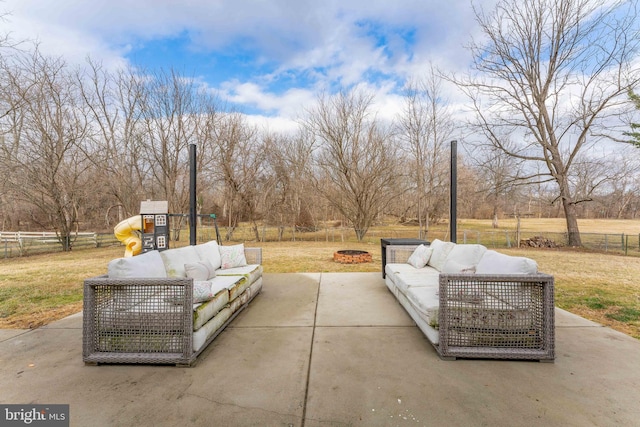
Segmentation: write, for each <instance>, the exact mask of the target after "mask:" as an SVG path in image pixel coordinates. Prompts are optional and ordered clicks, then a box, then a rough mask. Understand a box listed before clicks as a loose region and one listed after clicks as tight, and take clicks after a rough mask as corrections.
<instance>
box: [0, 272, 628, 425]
mask: <svg viewBox="0 0 640 427" xmlns="http://www.w3.org/2000/svg"><path fill="white" fill-rule="evenodd" d="M81 328H82V315H81V314H77V315H74V316H71V317H68V318H66V319H63V320H61V321H58V322H55V323H53V324H51V325H48V326H46V327H42V328H39V329H35V330H30V331H19V330H3V331H0V378H1V380H2V387H0V402H2V403H17V404H27V403H42V404H55V403H64V404H69V405H70V414H71V425H72V426H118V425H121V426H131V425H140V426H182V425H201V426H309V427H311V426H396V425H397V426H405V425H426V426H436V425H443V426H483V425H487V426H580V427H584V426H623V425H624V426H631V425H640V341H638V340H636V339H633V338H631V337H628V336H626V335H624V334H621V333H618V332H616V331H613V330H611V329H609V328H606V327H603V326H601V325H598V324H596V323H593V322H590V321H587V320H585V319H583V318H580V317H578V316H575V315H572V314H570V313H568V312H566V311H563V310H558V309H557V310H556V361H555V363H538V362H516V361H514V362H511V361H490V360H457V361H443V360H440V359H439V358H438V356H437V355H436V352H435V350H434V348H433V347H432V346H431V344H429V342H428V341H427V340H426V339H425V338H424V336H423V335H422V333H421V332H420V331H419V330H418V329H417V328H416V327H415V326H414V325H413V323H412V321H411V319H410V318H409V316H408V315H407V314H406V313H405V312H404V310H403V309H402V307H401V306H400V305H399V304H398V303H397V302H396V300H395V298H394V297H393V296H392V294H391V293H390V292H389V291H388V290H387V288H386V286H385V285H384V282H383V280H382V278H381V277H380V273H322V274H320V273H309V274H266V275H265V277H264V288H263V291H262V293H261V294H260V295H258V297H256V299H255V300H254V301H253V302H252V303H251V305H250V306H249V307H248V309H247V310H245V311H244V312H242V313H241V314H240V316H239V317H238V318H237V319H236V320H235V321H234V322H233V323H232V324H231V325H230V327H228V328H227V329H226V330H225V331H224V332H223V333H222V334H221V335H220V336H219V337H218V338H217V339H216V340H215V341H214V342H213V343H212V344H211V345H210V346H209V348H208V349H207V350H206V351H205V352H204V353H203V354H202V355H201V356H200V358H199V360H198V363H197V364H196V366H195V367H192V368H178V367H174V366H138V365H106V366H85V365H84V364H83V363H82V330H81Z"/></svg>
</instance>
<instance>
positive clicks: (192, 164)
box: [189, 144, 197, 246]
mask: <svg viewBox="0 0 640 427" xmlns="http://www.w3.org/2000/svg"><path fill="white" fill-rule="evenodd" d="M196 220H197V212H196V144H189V244H190V245H191V246H195V244H196Z"/></svg>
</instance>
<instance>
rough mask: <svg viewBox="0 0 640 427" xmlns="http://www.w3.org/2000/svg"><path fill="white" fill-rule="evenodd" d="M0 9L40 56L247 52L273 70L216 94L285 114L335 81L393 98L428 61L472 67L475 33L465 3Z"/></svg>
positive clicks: (106, 59) (139, 1)
mask: <svg viewBox="0 0 640 427" xmlns="http://www.w3.org/2000/svg"><path fill="white" fill-rule="evenodd" d="M0 10H6V11H7V12H10V13H11V15H10V16H9V17H8V21H7V22H5V23H4V24H5V25H3V27H4V28H5V29H6V30H8V31H12V32H13V35H14V37H15V38H20V39H25V38H31V39H38V40H39V41H40V49H41V50H42V51H43V52H45V53H50V54H52V55H56V56H64V58H65V59H66V60H67V62H69V63H78V64H81V63H83V62H84V60H85V59H86V57H87V56H91V57H92V58H93V59H94V60H97V61H101V62H103V64H104V65H105V66H106V67H109V68H110V67H119V66H122V65H124V64H127V63H128V60H127V54H129V53H130V52H135V51H137V49H139V48H141V47H143V46H145V45H146V44H147V43H149V42H150V41H153V40H161V39H163V38H167V37H174V38H175V37H179V36H180V37H182V36H184V37H186V39H188V40H189V42H190V43H191V46H190V48H191V49H193V50H195V51H198V52H211V55H212V56H215V55H216V54H218V53H220V52H222V53H228V52H232V51H234V50H240V51H246V52H248V53H251V54H253V55H254V57H253V59H248V61H251V60H253V61H255V62H254V63H255V64H256V65H259V64H261V63H270V64H276V65H275V66H273V67H272V68H271V69H269V70H266V71H264V73H265V74H264V75H259V74H256V75H254V76H251V77H249V78H246V79H244V80H240V79H237V80H228V81H226V82H225V83H223V84H221V85H220V87H219V88H217V89H218V90H219V93H220V94H221V95H224V96H228V99H229V100H230V101H232V102H234V103H238V104H241V105H246V106H248V107H250V108H253V109H261V110H264V111H266V112H268V113H269V115H271V114H276V115H282V116H283V117H287V118H291V117H294V116H295V114H296V113H297V112H299V111H300V108H302V107H303V106H305V105H308V104H309V102H311V101H312V100H313V99H314V98H315V96H314V94H315V93H318V91H320V90H323V89H328V88H331V87H335V86H336V85H345V86H350V85H356V84H359V83H362V82H366V81H369V83H370V84H371V85H372V86H377V89H376V90H377V91H378V92H379V94H380V96H383V97H385V98H386V99H387V100H391V99H393V96H392V95H393V93H394V90H395V89H397V88H395V87H393V85H392V83H391V82H392V81H393V80H396V81H399V80H402V79H405V78H407V77H409V76H413V77H415V76H420V75H421V74H422V73H423V72H424V70H425V69H426V64H427V63H428V62H429V61H432V62H435V63H437V64H442V65H443V66H445V67H456V66H458V65H459V64H462V66H463V67H466V61H467V59H466V57H465V55H466V54H465V51H464V49H462V44H463V43H464V42H466V41H468V39H469V34H470V32H472V31H473V29H474V28H475V25H474V22H473V14H472V13H471V9H470V3H469V1H468V0H451V1H448V2H446V3H443V2H441V1H440V0H430V1H427V0H397V1H395V2H389V1H386V0H351V1H349V2H344V1H342V0H327V1H323V2H318V1H316V0H298V1H290V0H271V1H260V2H251V3H250V6H249V5H248V3H247V2H238V1H235V0H233V1H231V0H218V1H214V2H212V1H210V0H191V1H188V2H184V1H180V0H135V1H131V0H126V1H125V0H110V1H106V0H93V1H86V0H57V1H55V2H42V1H40V0H5V1H4V2H0ZM397 29H401V30H402V31H405V32H406V33H408V34H409V37H408V38H409V39H410V40H409V41H407V40H406V39H405V38H403V37H400V36H399V35H398V33H396V32H394V31H395V30H397ZM380 37H383V38H384V40H382V39H381V38H380ZM381 44H382V46H381ZM463 58H464V59H463ZM173 65H177V66H178V67H179V68H183V67H182V66H183V65H184V64H167V67H171V66H173ZM289 74H293V75H296V76H298V75H299V76H301V78H292V79H288V81H290V82H292V83H291V84H292V86H291V88H289V89H286V88H285V89H282V88H280V89H278V90H276V89H275V88H274V87H272V85H274V84H277V83H278V82H279V81H280V79H279V78H280V77H282V76H286V75H289ZM202 78H203V79H204V80H206V77H204V76H203V77H202ZM379 102H380V103H381V104H383V103H384V102H383V101H379Z"/></svg>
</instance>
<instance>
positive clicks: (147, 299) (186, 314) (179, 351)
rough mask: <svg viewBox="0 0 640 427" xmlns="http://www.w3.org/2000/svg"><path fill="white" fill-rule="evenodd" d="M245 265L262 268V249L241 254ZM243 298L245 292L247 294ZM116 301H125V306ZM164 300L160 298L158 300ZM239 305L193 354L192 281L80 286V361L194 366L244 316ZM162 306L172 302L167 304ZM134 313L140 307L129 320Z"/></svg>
mask: <svg viewBox="0 0 640 427" xmlns="http://www.w3.org/2000/svg"><path fill="white" fill-rule="evenodd" d="M245 257H246V259H247V263H248V264H261V263H262V249H261V248H245ZM245 292H246V291H245ZM118 295H126V298H123V299H122V300H123V301H126V302H124V303H120V302H118V301H119V299H118ZM159 295H162V298H159V297H158V296H159ZM254 297H255V295H250V298H249V300H247V301H246V302H245V303H244V304H242V305H241V306H240V307H239V308H238V309H237V310H236V311H235V312H234V313H233V314H232V315H231V317H230V318H229V319H227V320H226V321H225V322H224V324H223V325H222V326H221V327H219V328H218V329H217V330H216V332H214V333H213V334H212V335H211V336H210V337H209V338H207V340H206V341H205V343H204V344H203V345H202V346H201V347H200V349H199V350H198V351H194V350H193V317H194V314H193V279H187V278H184V279H182V278H162V279H157V278H155V279H152V278H135V279H133V278H132V279H110V278H108V277H107V276H106V275H104V276H98V277H94V278H90V279H86V280H85V281H84V299H83V303H84V307H83V349H82V353H83V360H84V362H85V364H87V365H97V364H100V363H105V364H106V363H131V364H135V363H143V364H175V365H176V366H193V364H194V362H195V361H196V359H197V357H198V355H200V353H202V352H203V351H204V350H205V349H206V348H207V346H208V345H209V344H210V343H211V342H212V341H213V340H214V339H215V338H216V337H217V336H218V335H219V334H220V333H221V332H222V331H223V330H224V329H225V328H226V327H227V325H228V324H229V323H231V322H232V321H233V319H234V318H235V317H236V316H237V315H238V314H239V313H240V312H242V310H244V309H245V308H246V307H247V306H248V305H249V303H250V302H251V300H253V298H254ZM166 300H170V301H172V302H171V303H166V302H165V301H166ZM132 307H134V308H135V307H142V309H141V310H140V311H139V312H137V313H136V312H134V313H133V314H132V311H131V308H132Z"/></svg>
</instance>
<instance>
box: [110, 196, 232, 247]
mask: <svg viewBox="0 0 640 427" xmlns="http://www.w3.org/2000/svg"><path fill="white" fill-rule="evenodd" d="M168 211H169V205H168V202H167V201H151V200H146V201H143V202H141V203H140V215H134V216H132V217H129V218H127V219H125V220H123V221H121V222H120V223H118V225H116V226H115V227H114V230H113V232H114V235H115V237H116V239H118V240H119V241H120V242H122V243H123V244H124V245H125V253H124V256H125V257H132V256H135V255H138V254H140V253H144V252H148V251H152V250H158V251H163V250H165V249H169V234H170V233H169V217H184V216H187V215H184V214H170V213H168ZM196 218H211V219H212V220H213V223H214V226H215V231H216V239H217V241H218V242H220V232H219V230H218V224H217V222H216V215H215V214H204V215H203V214H200V215H196Z"/></svg>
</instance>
